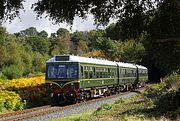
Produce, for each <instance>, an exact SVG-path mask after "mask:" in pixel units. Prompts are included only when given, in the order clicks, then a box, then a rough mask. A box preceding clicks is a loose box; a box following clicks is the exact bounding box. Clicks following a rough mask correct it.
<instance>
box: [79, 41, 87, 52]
mask: <svg viewBox="0 0 180 121" xmlns="http://www.w3.org/2000/svg"><path fill="white" fill-rule="evenodd" d="M87 51H88V46H87V42H86V41H83V40H79V42H78V44H77V54H78V55H82V54H84V53H87Z"/></svg>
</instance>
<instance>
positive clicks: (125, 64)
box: [117, 62, 137, 68]
mask: <svg viewBox="0 0 180 121" xmlns="http://www.w3.org/2000/svg"><path fill="white" fill-rule="evenodd" d="M117 64H118V66H120V67H129V68H137V67H136V65H135V64H131V63H123V62H118V63H117Z"/></svg>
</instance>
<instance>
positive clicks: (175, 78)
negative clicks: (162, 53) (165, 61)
mask: <svg viewBox="0 0 180 121" xmlns="http://www.w3.org/2000/svg"><path fill="white" fill-rule="evenodd" d="M164 82H165V85H166V88H167V89H172V90H177V89H178V88H179V87H180V74H178V73H177V72H174V73H172V74H171V75H170V76H168V77H166V78H165V80H164Z"/></svg>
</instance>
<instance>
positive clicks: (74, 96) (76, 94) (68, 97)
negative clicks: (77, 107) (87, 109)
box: [49, 83, 145, 104]
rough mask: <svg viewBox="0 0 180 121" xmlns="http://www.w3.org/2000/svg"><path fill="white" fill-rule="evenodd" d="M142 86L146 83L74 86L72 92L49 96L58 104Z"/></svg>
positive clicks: (76, 101)
mask: <svg viewBox="0 0 180 121" xmlns="http://www.w3.org/2000/svg"><path fill="white" fill-rule="evenodd" d="M142 86H145V83H126V84H118V85H108V86H102V87H93V88H82V89H75V88H74V89H73V90H72V91H70V92H59V93H50V94H49V97H50V98H51V99H50V100H51V101H52V102H51V103H56V104H64V103H79V102H85V101H87V100H90V99H93V98H97V97H106V96H110V95H113V94H119V93H121V92H125V91H134V90H136V89H137V88H139V87H142Z"/></svg>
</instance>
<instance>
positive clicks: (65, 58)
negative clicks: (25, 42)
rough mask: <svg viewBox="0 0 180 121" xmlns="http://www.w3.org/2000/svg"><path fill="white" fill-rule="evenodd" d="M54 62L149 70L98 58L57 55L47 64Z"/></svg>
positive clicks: (139, 66)
mask: <svg viewBox="0 0 180 121" xmlns="http://www.w3.org/2000/svg"><path fill="white" fill-rule="evenodd" d="M52 62H79V63H89V64H101V65H111V66H117V65H118V66H120V67H128V68H137V67H138V68H140V69H147V68H146V67H144V66H141V65H135V64H131V63H123V62H113V61H108V60H103V59H96V58H88V57H80V56H74V55H56V56H54V57H52V58H51V59H49V60H48V61H47V63H52Z"/></svg>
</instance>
